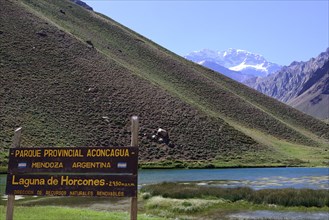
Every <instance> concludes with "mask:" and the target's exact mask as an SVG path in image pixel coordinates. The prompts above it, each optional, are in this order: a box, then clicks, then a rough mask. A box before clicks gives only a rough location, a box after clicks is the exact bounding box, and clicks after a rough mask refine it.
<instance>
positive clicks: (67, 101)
mask: <svg viewBox="0 0 329 220" xmlns="http://www.w3.org/2000/svg"><path fill="white" fill-rule="evenodd" d="M0 10H1V11H0V19H1V20H0V33H1V34H0V47H1V50H0V60H1V64H0V106H1V109H0V140H1V142H2V143H3V146H4V147H5V148H8V147H9V146H10V143H11V138H12V131H13V129H14V128H16V127H18V126H23V127H24V129H25V130H24V136H23V142H22V145H23V146H36V145H38V146H39V145H45V146H49V145H60V146H65V145H80V146H81V145H83V146H85V145H86V146H92V145H102V146H107V145H114V146H118V145H128V144H129V143H130V128H129V126H130V121H129V118H130V116H132V115H138V116H139V117H140V119H141V130H140V140H141V143H140V158H141V160H142V161H144V162H146V161H157V160H201V161H206V160H208V162H209V163H210V162H211V161H212V160H215V159H216V160H219V161H222V162H227V161H229V160H230V159H232V160H235V159H238V160H239V161H240V162H241V163H243V162H246V163H253V164H256V165H257V164H264V163H281V164H285V163H287V161H290V160H291V159H293V158H291V157H290V156H288V155H285V154H284V153H283V152H280V151H277V150H276V149H275V148H273V146H272V145H271V144H267V143H269V142H268V141H261V140H260V139H257V138H255V136H257V135H258V134H260V136H261V137H264V138H267V137H270V139H271V140H272V139H275V140H277V141H280V140H283V141H284V142H288V143H291V144H298V145H304V146H314V147H319V146H323V144H324V143H325V142H326V141H327V140H328V133H329V132H328V131H329V129H328V125H326V124H324V123H321V122H320V121H318V120H315V119H313V118H311V117H308V116H306V115H304V114H302V113H300V112H298V111H296V110H293V109H292V108H290V107H287V106H285V105H283V104H280V103H279V102H277V101H275V100H273V99H269V98H267V97H265V96H264V95H260V94H259V93H256V92H254V91H252V90H251V89H248V88H247V87H245V86H243V85H241V84H238V83H235V82H233V81H232V80H230V79H228V78H226V77H224V76H221V75H217V74H216V73H214V72H212V71H210V70H208V69H205V68H203V67H201V66H198V65H195V64H193V63H191V62H189V61H185V60H184V59H183V58H180V57H178V56H176V55H174V54H172V53H170V52H169V51H167V50H165V49H163V48H161V47H159V46H158V45H156V44H154V43H152V42H150V41H149V40H147V39H145V38H143V37H142V36H140V35H138V34H136V33H134V32H132V31H130V30H128V29H127V28H125V27H122V26H121V25H119V24H117V23H116V22H114V21H112V20H110V19H108V18H104V17H102V16H100V15H97V14H95V13H93V12H90V11H87V10H85V9H83V8H81V7H79V6H76V5H74V4H73V3H71V2H69V1H37V0H33V1H32V0H29V1H28V0H26V1H6V0H1V9H0ZM63 12H64V13H63ZM87 41H88V42H89V44H88V43H87ZM90 44H92V45H90ZM305 122H307V123H308V124H307V126H305ZM158 128H163V129H166V130H168V132H169V135H170V142H167V143H158V142H157V141H156V140H152V139H151V138H150V137H151V135H152V134H153V132H154V131H155V130H157V129H158ZM320 149H321V148H320ZM278 158H279V159H278ZM233 165H234V164H233ZM235 165H236V164H235Z"/></svg>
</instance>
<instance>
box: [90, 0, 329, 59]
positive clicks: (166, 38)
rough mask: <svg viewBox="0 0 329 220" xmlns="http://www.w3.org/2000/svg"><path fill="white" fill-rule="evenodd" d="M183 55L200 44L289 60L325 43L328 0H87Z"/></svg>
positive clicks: (328, 37)
mask: <svg viewBox="0 0 329 220" xmlns="http://www.w3.org/2000/svg"><path fill="white" fill-rule="evenodd" d="M85 2H86V3H87V4H89V5H90V6H92V7H93V8H94V10H95V11H97V12H100V13H102V14H105V15H107V16H108V17H110V18H112V19H114V20H116V21H117V22H119V23H121V24H123V25H125V26H127V27H128V28H130V29H132V30H134V31H136V32H138V33H140V34H142V35H143V36H145V37H147V38H149V39H151V40H152V41H154V42H156V43H158V44H160V45H162V46H163V47H165V48H167V49H169V50H171V51H173V52H175V53H176V54H178V55H181V56H184V55H186V54H188V53H190V52H192V51H196V50H201V49H204V48H206V49H212V50H219V51H222V50H226V49H228V48H236V49H244V50H248V51H250V52H253V53H258V54H261V55H263V56H264V57H265V58H266V59H267V60H268V61H271V62H275V63H278V64H281V65H289V64H290V63H291V62H292V61H295V60H296V61H307V60H309V59H310V58H311V57H315V56H317V55H319V54H320V53H321V52H323V51H325V50H326V49H327V47H329V34H328V32H329V30H328V29H329V15H328V13H329V12H328V11H329V3H328V2H329V1H328V0H322V1H316V0H312V1H308V0H302V1H297V0H294V1H283V0H277V1H269V0H265V1H260V0H258V1H222V0H217V1H216V0H212V1H197V0H190V1H183V0H179V1H177V0H176V1H175V0H169V1H166V0H160V1H152V0H148V1H138V0H135V1H119V0H115V1H111V0H91V1H90V0H89V1H85Z"/></svg>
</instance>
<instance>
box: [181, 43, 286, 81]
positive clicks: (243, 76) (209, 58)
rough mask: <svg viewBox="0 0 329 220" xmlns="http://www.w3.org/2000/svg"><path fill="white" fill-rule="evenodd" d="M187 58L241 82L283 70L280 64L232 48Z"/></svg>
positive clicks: (194, 54) (198, 52)
mask: <svg viewBox="0 0 329 220" xmlns="http://www.w3.org/2000/svg"><path fill="white" fill-rule="evenodd" d="M185 58H186V59H188V60H191V61H193V62H196V63H198V64H201V65H203V66H205V67H208V68H210V69H212V70H215V71H217V72H220V73H222V74H224V75H226V76H228V77H230V78H232V79H234V80H237V81H239V82H242V81H244V80H247V79H250V78H253V77H265V76H267V75H269V74H271V73H274V72H275V71H277V70H279V69H280V68H281V66H280V65H278V64H275V63H271V62H268V61H267V60H266V59H265V58H264V57H263V56H261V55H258V54H254V53H251V52H248V51H245V50H238V49H232V48H231V49H228V50H226V51H213V50H208V49H204V50H201V51H195V52H192V53H190V54H188V55H187V56H185ZM223 67H225V68H224V69H223ZM227 69H228V70H229V71H228V70H227ZM230 71H233V72H230Z"/></svg>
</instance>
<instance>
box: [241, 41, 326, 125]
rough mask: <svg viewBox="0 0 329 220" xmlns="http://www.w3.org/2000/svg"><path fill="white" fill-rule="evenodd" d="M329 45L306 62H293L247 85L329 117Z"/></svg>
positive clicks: (312, 113) (247, 82)
mask: <svg viewBox="0 0 329 220" xmlns="http://www.w3.org/2000/svg"><path fill="white" fill-rule="evenodd" d="M328 74H329V48H328V49H327V50H326V51H325V52H323V53H321V54H319V56H317V57H316V58H311V59H310V60H309V61H307V62H296V61H294V62H292V63H291V64H290V65H289V66H285V67H283V68H282V69H281V70H280V71H278V72H277V73H275V74H273V75H270V76H268V77H265V78H254V79H251V80H247V81H245V84H247V85H248V86H250V87H252V88H254V89H256V90H258V91H260V92H262V93H264V94H266V95H268V96H271V97H273V98H276V99H278V100H280V101H282V102H285V103H287V104H289V105H291V106H293V107H295V108H297V109H299V110H301V111H303V112H305V113H307V114H310V115H312V116H314V117H317V118H320V119H327V118H329V98H328V96H329V76H328Z"/></svg>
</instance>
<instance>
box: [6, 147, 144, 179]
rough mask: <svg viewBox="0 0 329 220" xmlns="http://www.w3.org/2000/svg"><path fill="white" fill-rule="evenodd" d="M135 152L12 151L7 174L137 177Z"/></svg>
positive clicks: (106, 149) (122, 149)
mask: <svg viewBox="0 0 329 220" xmlns="http://www.w3.org/2000/svg"><path fill="white" fill-rule="evenodd" d="M137 161H138V148H132V147H52V148H12V149H10V152H9V163H8V172H9V173H39V172H42V173H48V172H61V173H68V172H70V173H72V172H73V173H132V174H136V173H137V168H138V164H137V163H138V162H137Z"/></svg>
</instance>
